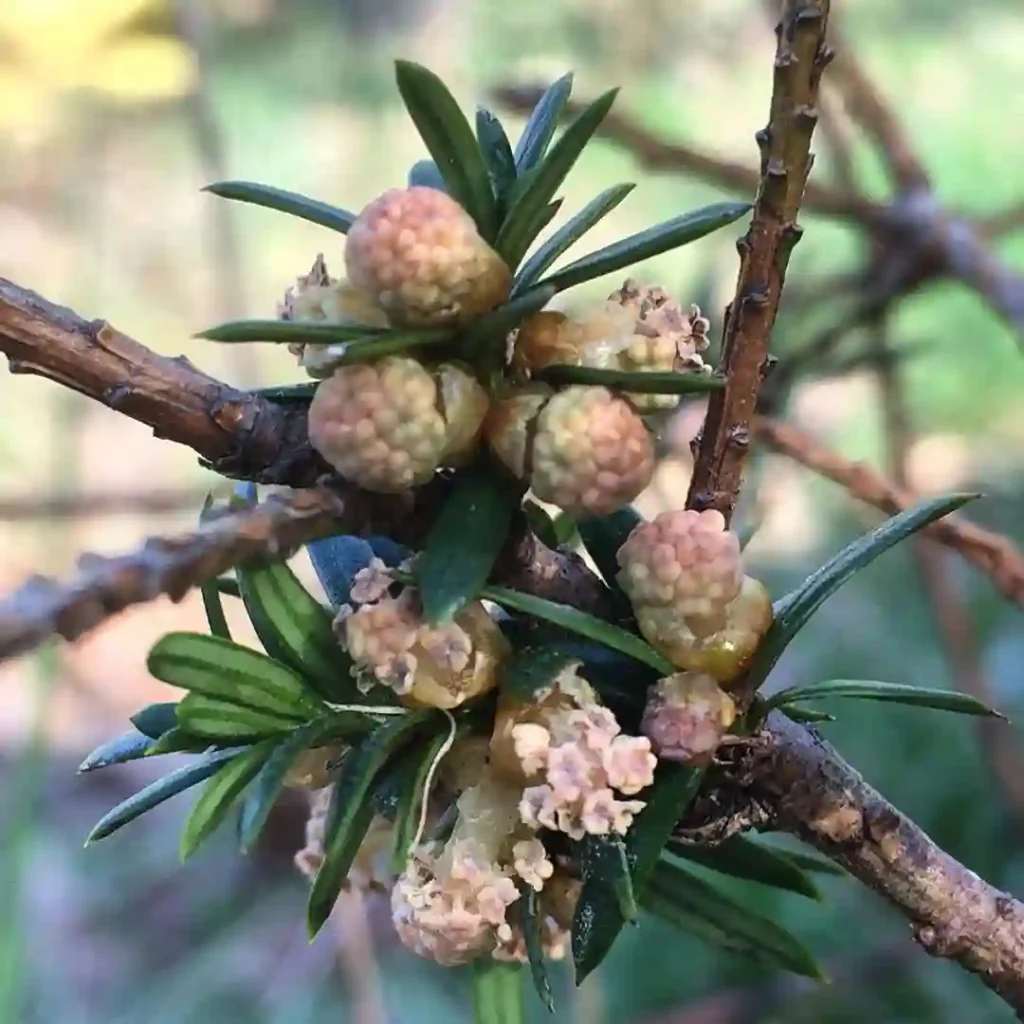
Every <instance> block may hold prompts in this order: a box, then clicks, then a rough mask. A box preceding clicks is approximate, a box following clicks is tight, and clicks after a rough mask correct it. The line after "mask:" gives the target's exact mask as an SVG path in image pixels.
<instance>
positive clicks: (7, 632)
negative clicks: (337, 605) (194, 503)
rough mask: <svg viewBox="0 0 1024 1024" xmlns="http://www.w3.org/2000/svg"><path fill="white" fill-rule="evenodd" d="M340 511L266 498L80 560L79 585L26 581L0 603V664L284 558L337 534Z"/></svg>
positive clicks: (327, 503)
mask: <svg viewBox="0 0 1024 1024" xmlns="http://www.w3.org/2000/svg"><path fill="white" fill-rule="evenodd" d="M343 511H344V503H343V502H342V501H341V500H340V499H339V498H338V497H337V496H336V495H335V494H333V493H331V492H330V491H326V490H317V491H296V492H295V493H294V494H293V495H290V496H289V497H281V496H272V497H271V498H269V499H268V500H267V501H265V502H263V503H262V504H260V505H257V506H254V507H253V508H246V509H240V510H234V511H230V512H225V513H222V514H220V515H218V516H216V517H214V518H211V519H210V520H208V521H207V522H206V523H204V524H203V525H202V526H200V527H198V528H197V529H196V530H193V531H192V532H190V533H184V534H179V535H177V536H173V537H153V538H150V539H149V540H147V541H146V543H145V544H144V545H143V546H142V547H141V548H140V549H139V550H138V551H135V552H133V553H132V554H129V555H120V556H117V557H113V558H107V557H101V556H98V555H85V556H83V557H82V558H81V559H80V561H79V565H78V577H77V579H75V580H74V582H72V583H70V584H60V583H58V582H56V581H55V580H52V579H48V578H47V577H45V576H36V577H33V578H32V579H30V580H28V582H26V583H25V584H24V585H23V586H22V587H21V588H19V589H18V590H16V591H15V592H14V593H13V594H11V595H10V596H9V597H7V598H6V599H4V600H3V601H0V660H3V659H6V658H11V657H13V656H15V655H18V654H22V653H24V652H25V651H28V650H31V649H32V648H33V647H36V646H38V645H39V644H40V643H42V642H43V641H44V640H45V639H47V638H48V637H51V636H54V635H58V636H62V637H64V639H65V640H77V639H78V638H79V637H80V636H82V635H83V634H84V633H86V632H88V631H89V630H91V629H93V628H95V627H96V626H98V625H100V624H101V623H103V622H105V621H106V620H107V619H108V618H109V617H110V616H111V615H114V614H115V613H117V612H119V611H122V610H123V609H125V608H128V607H130V606H131V605H135V604H143V603H145V602H148V601H152V600H154V599H155V598H157V597H159V596H161V595H162V594H166V595H167V596H168V597H170V598H171V600H172V601H179V600H181V598H182V597H184V596H185V594H187V593H188V591H189V590H191V589H192V588H193V587H196V586H198V585H199V584H201V583H202V582H203V581H204V580H207V579H210V578H211V577H213V576H218V575H220V574H221V573H223V572H225V571H227V570H228V569H231V568H233V567H234V566H236V565H238V564H239V563H241V562H244V561H245V560H246V559H248V558H251V557H253V556H254V555H265V554H271V555H286V554H289V553H290V552H292V551H294V550H295V549H296V548H298V547H299V546H300V545H301V544H304V543H305V542H306V541H309V540H312V539H314V538H316V537H320V536H324V535H325V534H328V533H330V532H331V531H332V530H334V529H336V528H337V525H338V523H339V519H340V517H341V515H342V513H343Z"/></svg>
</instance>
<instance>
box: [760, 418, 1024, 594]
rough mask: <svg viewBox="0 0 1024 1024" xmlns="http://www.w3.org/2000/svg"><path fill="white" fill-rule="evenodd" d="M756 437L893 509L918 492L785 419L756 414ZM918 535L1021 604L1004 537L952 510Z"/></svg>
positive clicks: (1020, 559) (1018, 562) (1012, 555)
mask: <svg viewBox="0 0 1024 1024" xmlns="http://www.w3.org/2000/svg"><path fill="white" fill-rule="evenodd" d="M754 428H755V434H756V437H757V439H758V440H759V441H761V442H762V443H764V444H765V445H767V446H768V447H769V448H771V449H772V450H773V451H776V452H778V453H779V454H780V455H786V456H788V457H789V458H791V459H793V460H794V461H795V462H799V463H800V464H801V465H803V466H806V467H807V468H808V469H811V470H813V471H814V472H815V473H817V474H819V475H820V476H823V477H826V478H827V479H829V480H831V481H833V482H834V483H837V484H839V485H840V486H841V487H845V488H846V490H848V491H849V492H850V494H852V495H853V496H854V497H855V498H858V499H859V500H860V501H864V502H867V503H868V504H869V505H874V506H875V508H879V509H881V510H882V511H883V512H888V513H890V514H895V513H897V512H902V511H903V510H904V509H908V508H911V507H912V506H913V505H915V504H916V503H917V501H918V497H917V496H916V495H914V494H912V493H911V492H910V491H908V490H906V489H904V488H901V487H897V486H895V485H894V484H892V483H890V482H889V481H888V480H886V479H885V478H884V477H882V476H880V475H879V474H878V473H876V472H875V471H874V470H872V469H870V468H869V467H868V466H865V465H864V464H863V463H856V462H850V461H849V460H847V459H844V458H843V457H842V456H840V455H837V454H835V452H832V451H830V450H829V449H827V448H826V447H824V445H822V444H820V443H819V442H818V441H816V440H815V439H814V438H813V437H810V436H809V435H807V434H805V433H804V432H803V431H801V430H800V429H799V428H797V427H794V426H792V425H790V424H788V423H781V422H779V421H777V420H772V419H768V418H767V417H764V416H759V417H758V418H757V419H756V421H755V423H754ZM922 532H923V534H924V536H926V537H930V538H931V539H932V540H935V541H938V542H939V543H940V544H945V545H946V546H947V547H951V548H953V549H954V550H956V551H958V552H959V553H960V554H961V555H962V556H963V557H964V558H965V559H966V560H967V561H968V562H970V563H971V565H973V566H974V567H975V568H976V569H979V570H980V571H981V572H983V573H985V575H986V576H990V577H991V578H992V582H993V583H994V584H995V586H996V587H997V588H998V589H999V591H1000V592H1001V593H1002V594H1003V595H1004V596H1005V597H1007V598H1008V599H1009V600H1011V601H1013V602H1014V603H1015V604H1017V605H1020V606H1021V607H1022V608H1024V554H1022V553H1021V551H1019V550H1018V549H1017V547H1016V546H1015V545H1014V543H1013V542H1012V541H1011V540H1009V539H1008V538H1007V537H1004V536H1002V535H1001V534H998V533H993V532H992V531H991V530H986V529H985V528H984V527H981V526H977V525H975V524H974V523H971V522H968V521H966V520H964V519H962V518H960V517H958V516H956V515H953V516H946V518H944V519H940V520H939V521H938V522H937V523H932V525H931V526H928V527H927V528H926V529H925V530H924V531H922Z"/></svg>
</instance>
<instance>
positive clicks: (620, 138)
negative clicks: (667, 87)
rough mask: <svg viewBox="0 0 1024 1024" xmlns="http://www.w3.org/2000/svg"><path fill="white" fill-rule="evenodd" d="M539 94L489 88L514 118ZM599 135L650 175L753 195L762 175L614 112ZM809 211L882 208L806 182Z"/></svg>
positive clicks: (569, 113) (529, 88)
mask: <svg viewBox="0 0 1024 1024" xmlns="http://www.w3.org/2000/svg"><path fill="white" fill-rule="evenodd" d="M543 94H544V90H543V89H542V88H541V87H540V86H533V85H504V86H500V87H499V88H497V89H495V90H494V96H495V99H496V100H497V102H498V103H499V104H501V105H502V106H504V107H506V108H508V109H509V110H512V111H514V112H515V113H519V114H528V113H529V112H530V111H531V110H532V109H533V107H534V106H535V105H536V103H537V101H538V100H539V99H540V98H541V96H542V95H543ZM586 106H587V104H586V103H585V102H584V101H582V100H570V101H569V102H568V103H567V104H566V106H565V110H564V111H563V118H569V117H575V116H576V115H577V114H579V113H580V112H581V111H582V110H584V109H585V108H586ZM598 135H600V136H601V137H602V138H605V139H608V140H609V141H611V142H615V143H617V144H618V145H620V146H622V147H623V148H624V149H626V150H628V151H629V152H630V153H631V154H632V155H633V156H634V157H635V158H636V160H637V161H638V163H639V164H640V165H641V166H642V167H644V168H646V169H647V170H649V171H670V172H675V173H682V174H689V175H690V176H692V177H694V178H698V179H700V180H701V181H706V182H707V183H708V184H709V185H717V186H718V187H719V188H723V189H727V190H728V191H730V192H738V193H739V194H740V195H743V196H750V195H753V194H754V192H756V191H757V188H758V184H759V182H760V180H761V176H760V174H759V173H758V171H757V170H756V169H755V168H753V167H748V166H746V165H744V164H737V163H733V162H732V161H729V160H726V159H724V158H722V157H717V156H709V155H708V154H706V153H703V152H701V151H700V150H698V149H694V148H693V147H692V146H687V145H685V144H683V143H681V142H668V141H667V140H665V139H663V138H660V137H659V136H658V135H656V134H655V133H654V132H652V131H651V130H650V129H648V128H645V127H644V126H643V125H641V124H639V123H638V122H636V121H634V120H633V119H632V118H631V117H629V115H627V114H623V113H621V112H618V111H612V112H611V113H610V114H608V115H607V116H606V117H605V119H604V121H602V122H601V127H600V128H599V129H598ZM804 206H805V208H806V209H807V210H808V211H813V212H814V213H820V214H823V215H824V216H827V217H833V218H836V219H838V220H845V221H858V222H860V221H871V220H873V219H874V218H875V217H877V216H878V215H879V214H880V213H882V212H884V208H883V207H880V206H877V205H876V204H874V203H872V202H870V201H869V200H867V199H864V198H863V197H861V196H858V195H856V194H855V193H852V192H841V191H838V190H836V189H833V188H829V187H827V186H825V185H817V184H814V183H810V184H808V186H807V190H806V194H805V197H804Z"/></svg>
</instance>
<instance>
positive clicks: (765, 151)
mask: <svg viewBox="0 0 1024 1024" xmlns="http://www.w3.org/2000/svg"><path fill="white" fill-rule="evenodd" d="M828 15H829V2H828V0H815V2H813V3H805V2H798V0H788V2H787V3H786V4H785V6H784V8H783V12H782V20H781V21H780V22H779V26H778V29H777V34H778V47H777V50H776V54H775V75H774V85H773V88H772V101H771V115H770V117H769V120H768V126H767V127H766V128H765V129H764V130H763V131H761V132H759V133H758V136H757V142H758V146H759V147H760V149H761V183H760V186H759V188H758V193H757V199H756V201H755V203H754V213H753V219H752V220H751V224H750V228H749V230H748V231H747V234H746V236H745V237H744V238H743V239H742V241H741V242H740V243H739V252H740V269H739V278H738V280H737V282H736V297H735V299H734V300H733V302H732V304H731V306H730V307H729V309H728V310H727V312H726V316H725V328H724V339H723V343H722V359H721V366H720V370H721V371H722V372H723V374H724V375H725V378H726V385H725V387H724V388H723V389H722V390H721V391H718V392H716V393H715V394H714V395H712V396H711V399H710V401H709V402H708V412H707V417H706V419H705V421H704V428H703V431H702V436H701V438H700V441H699V444H698V450H697V457H696V462H695V465H694V470H693V477H692V479H691V481H690V492H689V494H688V495H687V500H686V504H687V507H688V508H696V509H709V508H714V509H718V511H720V512H721V513H722V514H723V515H724V516H725V518H726V521H728V520H730V519H731V517H732V513H733V509H734V508H735V506H736V501H737V499H738V497H739V491H740V486H741V484H742V479H743V466H744V463H745V461H746V455H747V449H748V448H749V445H750V431H751V424H752V422H753V418H754V411H755V407H756V405H757V395H758V392H759V391H760V388H761V383H762V381H763V379H764V376H765V373H766V371H767V368H768V340H769V336H770V334H771V330H772V326H773V325H774V323H775V315H776V313H777V312H778V308H779V300H780V298H781V296H782V286H783V283H784V282H785V279H786V267H787V265H788V263H789V256H790V253H791V251H792V249H793V246H794V245H796V243H797V242H798V241H799V239H800V234H801V229H800V228H799V227H798V226H797V223H796V217H797V212H798V210H799V208H800V202H801V200H802V198H803V194H804V188H805V186H806V184H807V175H808V174H809V173H810V170H811V164H812V162H813V158H812V156H811V135H812V133H813V131H814V126H815V123H816V122H817V116H818V115H817V112H816V103H817V98H818V85H819V81H820V79H821V73H822V71H823V70H824V69H825V66H826V65H827V64H828V62H829V60H830V59H831V53H830V51H829V50H828V49H827V48H826V46H825V33H826V31H827V28H828Z"/></svg>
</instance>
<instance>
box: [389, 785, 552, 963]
mask: <svg viewBox="0 0 1024 1024" xmlns="http://www.w3.org/2000/svg"><path fill="white" fill-rule="evenodd" d="M518 795H519V794H518V790H516V789H515V788H511V787H508V786H506V785H504V784H503V783H501V782H499V781H497V780H495V779H493V778H492V777H490V776H485V778H484V779H483V780H482V781H481V783H480V784H479V785H478V786H474V787H472V788H471V789H468V790H466V791H465V792H464V793H463V794H462V795H461V796H460V797H459V800H458V803H457V807H458V818H457V820H456V823H455V828H454V830H453V832H452V835H451V837H450V838H449V839H448V841H447V843H445V844H444V845H443V847H442V845H441V844H440V843H431V844H426V845H424V846H421V847H420V848H419V849H417V850H416V851H415V852H414V854H413V856H412V857H411V858H410V861H409V863H408V865H407V867H406V870H405V872H404V873H403V874H402V875H401V876H400V877H399V879H398V881H397V882H396V883H395V887H394V889H393V890H392V893H391V913H392V920H393V921H394V924H395V930H396V931H397V933H398V937H399V938H400V939H401V940H402V942H403V943H404V944H405V945H406V946H408V947H409V948H410V949H412V950H413V951H414V952H416V953H418V954H419V955H420V956H423V957H426V958H428V959H431V960H434V961H436V962H437V963H439V964H442V965H444V966H455V965H457V964H464V963H468V962H469V961H470V960H473V959H475V958H476V957H478V956H481V955H483V954H488V953H491V952H493V951H494V950H495V949H496V947H497V946H498V945H499V943H500V942H502V940H503V939H504V940H506V941H507V940H508V939H511V937H512V935H511V927H510V926H509V924H508V923H507V921H506V914H507V912H508V908H509V907H510V906H511V905H512V904H513V903H514V902H515V901H516V900H517V899H519V889H518V887H517V886H516V883H515V881H514V879H513V877H512V874H513V869H511V867H510V866H509V865H508V864H507V863H506V862H507V861H508V860H509V859H510V858H511V859H514V854H513V853H512V852H511V851H512V849H513V848H514V847H515V844H513V842H512V835H513V832H514V830H515V828H516V824H517V816H516V800H517V798H518ZM526 852H530V853H532V852H533V851H532V849H531V850H530V851H525V850H523V849H520V853H521V854H524V853H526ZM520 859H522V857H521V858H520ZM536 862H537V858H536V857H533V858H532V859H531V865H532V866H534V867H535V868H536V866H537V865H536Z"/></svg>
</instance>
